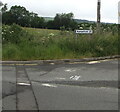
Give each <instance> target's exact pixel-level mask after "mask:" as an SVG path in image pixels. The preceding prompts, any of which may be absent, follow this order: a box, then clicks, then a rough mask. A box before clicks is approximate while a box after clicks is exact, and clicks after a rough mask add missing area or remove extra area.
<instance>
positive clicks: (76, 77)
mask: <svg viewBox="0 0 120 112" xmlns="http://www.w3.org/2000/svg"><path fill="white" fill-rule="evenodd" d="M80 77H81V76H79V75H75V76H71V77H70V79H73V80H78V79H79V78H80Z"/></svg>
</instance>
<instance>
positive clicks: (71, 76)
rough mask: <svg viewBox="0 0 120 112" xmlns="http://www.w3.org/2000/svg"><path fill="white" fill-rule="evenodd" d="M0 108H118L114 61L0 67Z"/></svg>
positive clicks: (116, 76) (116, 72) (116, 67)
mask: <svg viewBox="0 0 120 112" xmlns="http://www.w3.org/2000/svg"><path fill="white" fill-rule="evenodd" d="M2 67H3V68H2V72H3V73H2V74H3V92H2V98H3V110H118V61H117V60H107V61H92V62H85V63H69V64H54V63H51V64H43V65H32V64H31V65H24V64H13V65H7V64H6V65H5V64H3V66H2Z"/></svg>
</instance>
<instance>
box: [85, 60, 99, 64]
mask: <svg viewBox="0 0 120 112" xmlns="http://www.w3.org/2000/svg"><path fill="white" fill-rule="evenodd" d="M87 63H88V64H96V63H100V61H91V62H87Z"/></svg>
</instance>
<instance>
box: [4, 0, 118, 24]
mask: <svg viewBox="0 0 120 112" xmlns="http://www.w3.org/2000/svg"><path fill="white" fill-rule="evenodd" d="M118 1H119V0H101V2H102V6H101V14H102V16H101V17H102V19H101V20H102V21H105V22H117V18H118V15H117V14H118V13H117V7H118ZM4 3H8V6H9V7H10V6H12V5H21V6H24V7H26V8H27V9H28V10H29V11H33V12H36V13H38V14H39V15H40V16H55V15H56V13H68V12H73V13H74V15H75V18H81V19H90V20H96V18H97V17H96V15H97V0H4Z"/></svg>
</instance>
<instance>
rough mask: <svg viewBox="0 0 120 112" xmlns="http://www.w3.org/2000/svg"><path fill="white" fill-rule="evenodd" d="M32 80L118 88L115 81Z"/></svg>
mask: <svg viewBox="0 0 120 112" xmlns="http://www.w3.org/2000/svg"><path fill="white" fill-rule="evenodd" d="M32 82H37V83H50V84H60V85H70V86H86V87H96V88H97V87H98V88H99V87H109V88H118V82H117V81H57V80H52V81H48V80H46V81H36V80H32Z"/></svg>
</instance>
